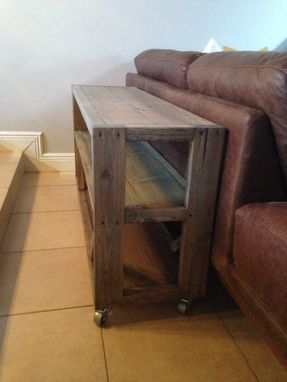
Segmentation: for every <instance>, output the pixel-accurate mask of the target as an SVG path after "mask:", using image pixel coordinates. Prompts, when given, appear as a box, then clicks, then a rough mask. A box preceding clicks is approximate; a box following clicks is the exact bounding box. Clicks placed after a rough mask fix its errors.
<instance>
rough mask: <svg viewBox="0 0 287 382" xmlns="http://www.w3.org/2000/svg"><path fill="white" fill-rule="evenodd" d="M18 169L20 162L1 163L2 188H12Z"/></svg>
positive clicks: (0, 179)
mask: <svg viewBox="0 0 287 382" xmlns="http://www.w3.org/2000/svg"><path fill="white" fill-rule="evenodd" d="M17 167H18V162H15V163H1V162H0V186H1V187H10V185H11V183H12V180H13V177H14V175H15V172H16V170H17Z"/></svg>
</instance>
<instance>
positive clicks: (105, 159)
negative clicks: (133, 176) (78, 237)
mask: <svg viewBox="0 0 287 382" xmlns="http://www.w3.org/2000/svg"><path fill="white" fill-rule="evenodd" d="M125 149H126V129H124V128H111V129H105V128H102V129H101V128H97V129H94V134H93V160H92V162H93V173H94V203H95V205H94V211H95V212H94V224H93V226H94V230H95V235H94V240H95V242H94V249H95V254H94V267H95V309H96V311H98V310H100V311H104V310H105V309H109V308H110V307H111V305H112V304H114V303H116V302H117V301H119V300H121V298H122V294H123V251H122V241H123V227H124V213H125V161H126V158H125Z"/></svg>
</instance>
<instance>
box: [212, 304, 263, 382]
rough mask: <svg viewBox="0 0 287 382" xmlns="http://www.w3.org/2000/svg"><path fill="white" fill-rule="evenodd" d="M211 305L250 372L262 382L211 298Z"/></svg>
mask: <svg viewBox="0 0 287 382" xmlns="http://www.w3.org/2000/svg"><path fill="white" fill-rule="evenodd" d="M211 304H212V305H213V307H214V309H215V312H216V314H217V316H218V318H219V319H220V321H221V322H222V324H223V326H224V328H225V330H226V331H227V333H228V334H229V336H230V337H231V338H232V341H233V342H234V344H235V346H236V348H237V350H238V351H239V352H240V353H241V355H242V357H243V358H244V360H245V362H246V364H247V366H248V367H249V369H250V371H251V372H252V374H253V375H254V377H255V379H256V381H258V382H260V380H259V378H258V376H257V374H256V373H255V371H254V370H253V368H252V366H251V365H250V363H249V360H248V358H247V357H246V355H245V354H244V352H243V350H242V349H241V347H240V345H239V344H238V342H237V341H236V338H235V337H234V336H233V334H232V331H231V330H230V329H229V328H228V326H227V325H226V323H225V321H224V318H223V317H222V315H221V314H220V312H219V311H218V309H217V307H216V304H215V303H214V301H213V298H211Z"/></svg>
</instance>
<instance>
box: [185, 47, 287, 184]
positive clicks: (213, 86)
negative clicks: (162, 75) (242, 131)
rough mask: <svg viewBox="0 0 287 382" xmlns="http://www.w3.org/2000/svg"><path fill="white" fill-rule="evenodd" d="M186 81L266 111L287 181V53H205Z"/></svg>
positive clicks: (194, 88) (211, 93)
mask: <svg viewBox="0 0 287 382" xmlns="http://www.w3.org/2000/svg"><path fill="white" fill-rule="evenodd" d="M187 82H188V87H189V89H190V90H192V91H194V92H197V93H201V94H206V95H209V96H212V97H218V98H223V99H225V100H228V101H232V102H235V103H239V104H242V105H246V106H251V107H254V108H258V109H261V110H262V111H264V112H265V113H266V114H267V116H268V117H269V119H270V121H271V124H272V126H273V130H274V134H275V138H276V142H277V147H278V152H279V156H280V159H281V165H282V169H283V172H284V175H285V180H286V181H287V53H284V52H282V53H281V52H270V53H262V52H228V53H226V52H224V53H222V52H219V53H210V54H206V55H204V56H202V57H200V58H199V59H198V60H196V61H195V62H193V63H192V64H191V65H190V66H189V69H188V73H187Z"/></svg>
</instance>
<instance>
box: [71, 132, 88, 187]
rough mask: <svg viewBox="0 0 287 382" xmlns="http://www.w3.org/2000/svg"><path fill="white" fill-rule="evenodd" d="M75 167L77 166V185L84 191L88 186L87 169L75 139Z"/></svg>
mask: <svg viewBox="0 0 287 382" xmlns="http://www.w3.org/2000/svg"><path fill="white" fill-rule="evenodd" d="M74 147H75V168H76V178H77V186H78V190H79V191H83V190H85V189H86V188H87V183H86V177H85V171H84V168H83V164H82V159H81V154H80V153H79V149H78V145H77V142H76V139H75V143H74Z"/></svg>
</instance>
